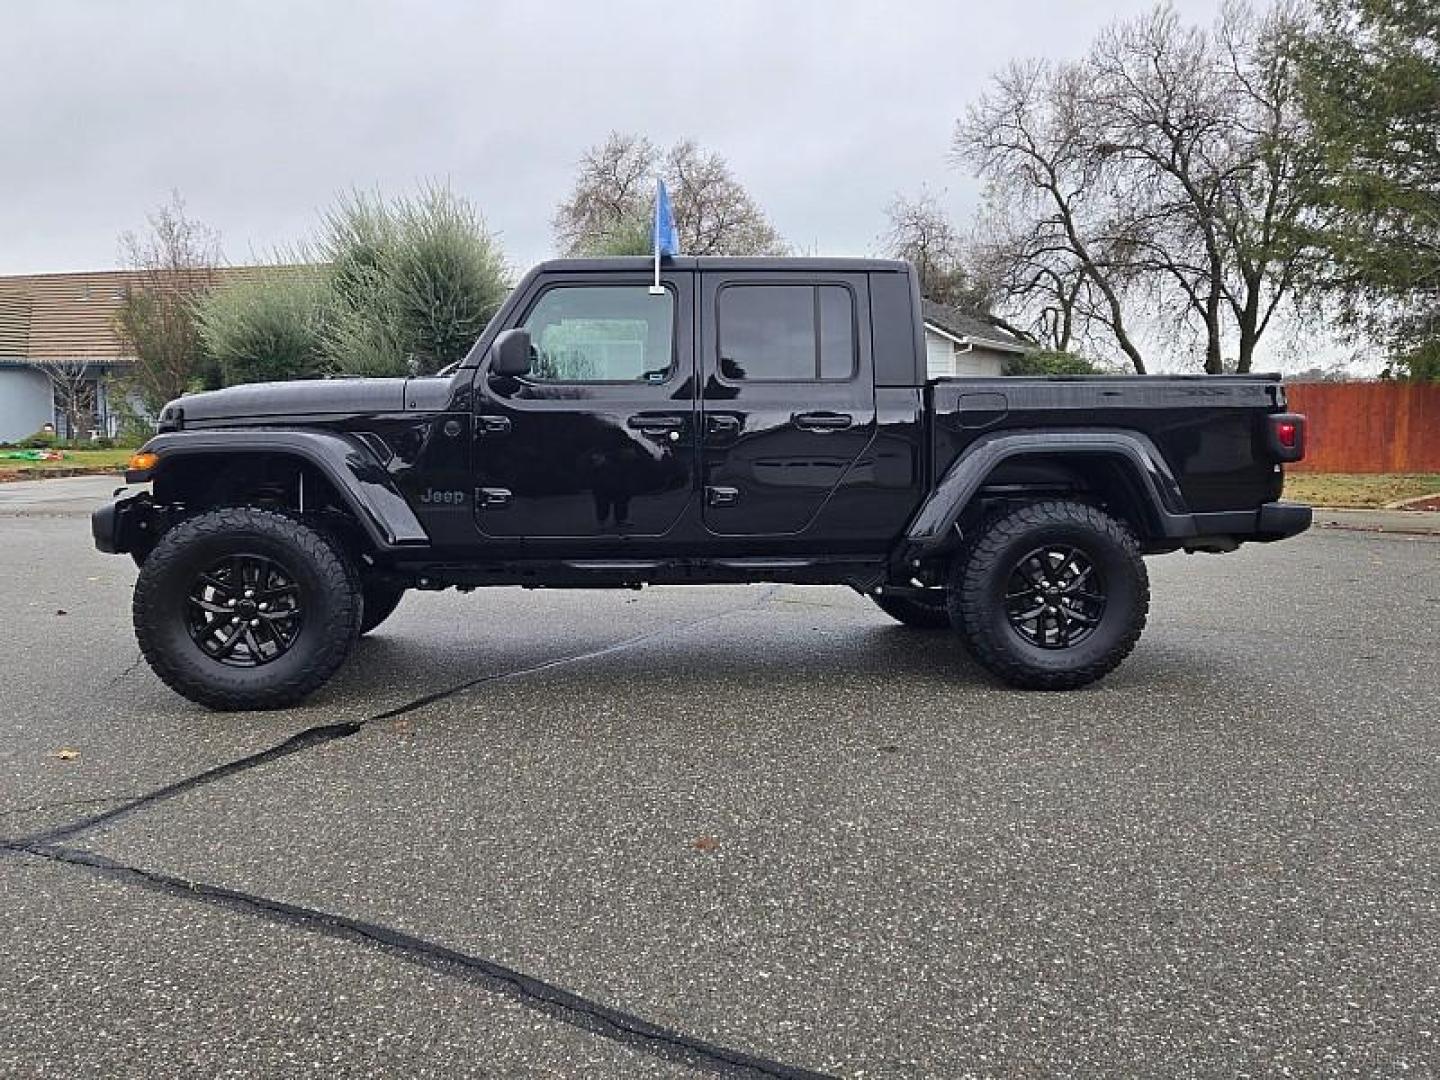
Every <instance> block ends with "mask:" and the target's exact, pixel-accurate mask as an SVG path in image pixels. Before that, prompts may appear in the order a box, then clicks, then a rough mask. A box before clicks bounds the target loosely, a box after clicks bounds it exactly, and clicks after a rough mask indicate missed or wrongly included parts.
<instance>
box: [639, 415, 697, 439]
mask: <svg viewBox="0 0 1440 1080" xmlns="http://www.w3.org/2000/svg"><path fill="white" fill-rule="evenodd" d="M625 426H626V427H628V428H631V429H632V430H634V431H639V432H642V433H644V434H646V435H664V434H666V433H667V432H671V431H679V430H680V429H681V428H683V427H684V426H685V417H683V416H632V417H630V419H628V420H626V421H625Z"/></svg>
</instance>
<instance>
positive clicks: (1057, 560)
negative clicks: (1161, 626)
mask: <svg viewBox="0 0 1440 1080" xmlns="http://www.w3.org/2000/svg"><path fill="white" fill-rule="evenodd" d="M1149 605H1150V584H1149V578H1148V576H1147V575H1146V573H1145V563H1144V561H1143V560H1142V559H1141V558H1140V547H1139V544H1138V543H1137V542H1136V540H1135V537H1134V535H1133V534H1132V533H1131V532H1130V530H1129V529H1127V528H1126V527H1125V526H1124V525H1123V524H1121V523H1120V522H1119V521H1117V520H1116V519H1115V518H1113V517H1111V516H1110V515H1109V514H1106V513H1104V512H1103V511H1101V510H1097V509H1096V508H1095V507H1093V506H1087V505H1085V504H1083V503H1075V502H1067V501H1060V500H1054V501H1046V502H1037V503H1031V504H1029V505H1026V506H1021V507H1017V508H1016V509H1014V510H1012V511H1010V512H1008V513H1004V514H1001V515H999V516H997V517H996V518H994V519H992V520H991V521H990V522H988V523H987V524H986V526H985V527H984V528H983V530H982V531H981V532H980V533H979V535H978V536H977V537H976V538H975V540H974V541H973V542H972V543H971V545H970V547H969V548H968V549H967V550H966V552H965V553H964V554H963V555H962V556H961V558H960V559H958V560H957V561H956V564H955V567H954V570H953V572H952V577H951V583H950V597H949V606H950V612H951V616H952V618H953V619H954V621H955V625H956V626H957V627H959V628H961V633H962V634H964V636H965V640H966V643H967V644H968V645H969V646H970V650H971V652H972V653H973V654H974V656H975V658H976V659H977V660H979V661H980V663H981V664H983V665H984V666H985V667H987V668H989V669H990V670H991V671H992V672H994V673H995V674H997V675H999V676H1000V677H1001V678H1002V679H1004V680H1005V681H1006V682H1008V683H1010V684H1011V685H1013V686H1019V687H1023V688H1027V689H1035V690H1067V689H1073V688H1075V687H1079V686H1085V685H1087V684H1088V683H1092V682H1094V681H1095V680H1097V679H1099V678H1101V677H1102V676H1104V675H1106V674H1108V673H1109V672H1110V671H1112V670H1114V669H1115V668H1116V667H1117V666H1118V665H1119V664H1120V662H1121V661H1122V660H1124V659H1125V657H1126V656H1127V655H1129V653H1130V650H1131V649H1133V648H1134V647H1135V642H1136V641H1137V640H1138V638H1139V637H1140V632H1141V630H1143V629H1144V627H1145V616H1146V613H1147V611H1148V609H1149Z"/></svg>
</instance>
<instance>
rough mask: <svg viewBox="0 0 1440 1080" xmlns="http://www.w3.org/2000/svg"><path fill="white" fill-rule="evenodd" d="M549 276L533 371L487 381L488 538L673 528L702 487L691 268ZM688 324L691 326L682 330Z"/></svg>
mask: <svg viewBox="0 0 1440 1080" xmlns="http://www.w3.org/2000/svg"><path fill="white" fill-rule="evenodd" d="M663 284H664V289H663V292H662V293H660V294H652V293H651V292H650V289H649V287H648V285H649V283H648V281H647V280H646V278H645V277H644V276H641V275H636V276H635V277H634V278H633V279H629V278H627V277H625V276H617V275H608V274H607V275H594V274H592V275H588V276H587V275H583V274H581V275H575V276H573V277H568V278H566V277H558V278H548V279H547V278H541V279H539V280H538V281H537V282H536V283H535V285H534V286H533V288H532V293H531V295H530V296H529V297H527V298H525V299H524V300H523V301H522V305H523V307H522V311H523V314H522V315H521V317H520V320H519V322H518V323H517V325H518V326H521V327H524V328H525V329H527V330H529V332H530V338H531V343H532V346H533V361H532V369H531V372H530V374H529V375H527V376H525V377H523V378H514V377H510V376H496V375H491V374H489V373H486V374H484V375H482V376H481V379H480V385H479V386H478V387H477V390H478V393H477V395H476V408H477V416H476V418H475V426H476V442H475V483H476V500H475V515H476V521H477V523H478V526H479V529H480V531H481V532H482V533H484V534H485V535H486V536H492V537H516V538H519V537H524V538H527V539H543V538H546V537H563V538H583V539H605V538H607V537H614V538H617V539H619V538H624V537H658V536H663V535H665V534H666V533H667V532H668V531H669V530H670V529H671V527H672V526H674V525H675V523H676V522H677V521H678V520H679V518H680V517H681V515H682V514H683V513H684V511H685V508H686V506H687V505H688V504H689V503H690V500H691V498H692V496H693V494H694V489H695V454H696V447H695V432H696V425H695V413H694V410H695V402H694V387H695V379H694V349H693V340H692V337H691V335H690V334H689V333H688V329H689V327H690V326H692V325H693V314H692V307H693V289H692V286H693V275H692V274H690V273H688V272H677V273H674V274H668V275H666V276H665V278H664V281H663ZM682 328H684V329H685V332H682Z"/></svg>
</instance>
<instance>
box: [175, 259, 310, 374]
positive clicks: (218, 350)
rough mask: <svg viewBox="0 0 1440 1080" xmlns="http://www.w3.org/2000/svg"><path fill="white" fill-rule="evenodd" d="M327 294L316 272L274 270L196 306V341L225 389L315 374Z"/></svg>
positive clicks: (218, 291)
mask: <svg viewBox="0 0 1440 1080" xmlns="http://www.w3.org/2000/svg"><path fill="white" fill-rule="evenodd" d="M328 300H329V298H328V292H327V287H326V285H325V283H324V282H323V280H322V278H321V274H320V272H319V271H318V270H316V269H313V268H310V267H275V268H271V269H268V270H266V271H264V272H263V273H259V274H256V275H255V276H253V277H247V278H243V279H241V280H238V281H234V282H232V283H231V284H228V285H226V286H224V287H222V288H219V289H216V290H215V291H214V292H212V293H211V294H210V295H209V296H208V297H206V298H205V299H204V301H202V302H201V304H200V312H199V324H200V340H201V342H202V343H203V345H204V348H205V353H206V355H207V356H208V357H209V358H210V359H211V360H212V361H213V362H214V363H215V364H216V365H217V367H218V368H219V372H220V377H221V380H222V381H223V383H224V384H225V385H226V386H233V385H235V384H237V383H253V382H277V381H282V380H286V379H303V378H307V377H310V376H314V375H317V374H319V372H320V366H321V351H320V343H321V335H322V331H323V326H324V320H325V309H326V306H327V304H328Z"/></svg>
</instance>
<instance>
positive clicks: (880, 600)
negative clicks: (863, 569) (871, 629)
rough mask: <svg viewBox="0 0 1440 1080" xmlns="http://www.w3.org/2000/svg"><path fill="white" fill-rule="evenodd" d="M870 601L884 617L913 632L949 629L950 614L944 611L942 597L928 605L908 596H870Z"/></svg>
mask: <svg viewBox="0 0 1440 1080" xmlns="http://www.w3.org/2000/svg"><path fill="white" fill-rule="evenodd" d="M870 599H871V600H874V601H875V606H876V607H878V608H879V609H880V610H881V611H883V612H885V614H886V615H889V616H890V617H891V618H892V619H894V620H895V621H896V622H901V623H904V624H905V625H906V626H908V627H910V628H911V629H913V630H949V629H950V614H949V612H948V611H947V610H946V606H945V604H946V602H945V599H944V598H943V595H942V596H941V597H937V598H936V599H935V602H934V603H929V604H927V603H926V602H925V601H924V600H919V599H915V598H912V597H909V596H886V595H884V594H883V593H882V594H881V595H879V596H874V595H871V597H870Z"/></svg>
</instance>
